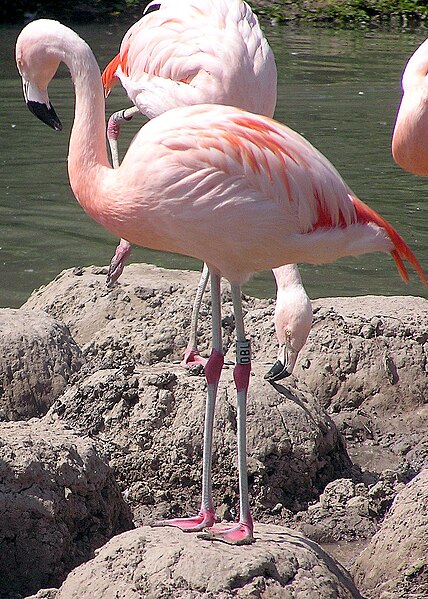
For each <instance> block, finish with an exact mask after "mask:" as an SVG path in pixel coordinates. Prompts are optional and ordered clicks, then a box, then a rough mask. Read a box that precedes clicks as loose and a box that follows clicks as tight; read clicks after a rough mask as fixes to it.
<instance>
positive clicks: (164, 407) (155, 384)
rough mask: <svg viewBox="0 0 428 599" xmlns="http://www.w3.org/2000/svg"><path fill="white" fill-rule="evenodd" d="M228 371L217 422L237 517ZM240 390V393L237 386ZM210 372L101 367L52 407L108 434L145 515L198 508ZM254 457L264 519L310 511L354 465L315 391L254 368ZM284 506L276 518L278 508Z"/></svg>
mask: <svg viewBox="0 0 428 599" xmlns="http://www.w3.org/2000/svg"><path fill="white" fill-rule="evenodd" d="M232 376H233V369H232V368H229V369H227V370H226V371H225V372H224V373H223V377H222V380H221V383H220V386H219V393H218V406H217V411H216V420H215V434H214V455H213V471H214V472H213V487H214V493H215V497H216V499H217V505H219V506H222V508H221V514H220V515H221V516H225V515H227V514H229V517H233V514H236V499H237V469H236V461H237V457H236V401H235V397H234V395H235V394H234V392H233V389H234V384H233V378H232ZM231 390H232V391H231ZM205 395H206V384H205V378H204V377H201V376H192V375H191V374H189V373H188V372H186V371H185V370H184V369H183V368H181V367H180V366H178V365H177V366H175V367H174V366H171V365H169V366H166V365H164V364H157V365H152V366H150V367H144V366H143V367H140V368H138V369H137V368H136V369H134V370H133V372H132V373H130V372H129V370H127V371H125V370H124V369H122V370H120V369H114V370H112V369H108V370H100V371H98V372H96V373H94V374H92V375H91V376H89V377H86V378H84V379H83V381H81V382H79V383H77V384H75V385H74V386H72V387H71V388H70V389H69V390H68V391H67V392H66V393H65V394H64V395H63V396H62V397H61V398H60V399H59V400H58V401H57V402H55V404H54V405H53V406H52V409H51V411H50V412H49V416H50V417H55V418H59V419H61V421H64V422H67V424H69V425H71V426H73V427H74V428H76V427H77V428H79V429H80V430H81V431H82V432H83V433H85V434H88V435H90V436H91V437H92V438H94V439H97V440H98V441H99V445H100V450H101V451H103V452H104V456H105V458H106V459H107V460H108V461H109V463H110V465H111V466H112V468H113V469H114V472H115V475H116V478H117V480H118V481H119V484H120V486H121V488H122V490H123V492H125V493H126V497H127V500H128V501H129V502H130V503H131V505H132V506H133V508H134V509H135V514H136V516H137V518H138V520H142V521H143V522H144V521H147V520H146V518H147V517H156V518H159V517H164V516H171V515H178V514H183V513H184V512H194V511H195V510H197V509H199V505H198V498H199V494H200V481H201V462H202V437H203V419H204V401H205ZM247 431H248V433H247V434H248V463H249V482H250V487H251V495H252V505H253V509H254V515H255V517H256V518H259V519H260V518H261V519H272V518H273V517H274V518H277V519H278V518H281V513H282V512H283V511H284V510H285V513H286V511H287V509H292V510H294V511H296V510H299V509H304V508H305V507H306V506H307V503H308V501H309V500H314V499H316V498H317V497H318V495H319V493H320V492H321V491H322V489H323V488H324V486H325V485H326V483H327V482H329V481H330V480H333V479H334V478H336V477H337V476H340V475H342V474H343V473H345V472H349V468H350V466H351V463H350V460H349V458H348V456H347V454H346V451H345V448H344V446H343V444H342V441H341V437H340V436H339V435H338V433H337V429H336V427H335V425H334V423H333V422H332V420H331V419H330V418H329V416H328V415H327V414H326V413H325V412H324V410H323V409H322V408H321V407H320V406H319V404H318V403H317V402H316V401H315V399H314V398H313V396H312V395H311V394H310V393H308V392H307V391H304V390H302V389H299V388H298V387H296V386H293V387H289V388H285V387H283V386H281V385H278V386H277V389H274V388H273V387H272V386H271V385H270V384H269V383H267V382H266V381H264V380H263V377H262V374H261V373H260V370H257V369H256V370H255V371H254V376H253V377H252V380H251V384H250V392H249V398H248V418H247ZM274 508H275V516H272V510H273V509H274Z"/></svg>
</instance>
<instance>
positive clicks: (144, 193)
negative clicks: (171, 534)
mask: <svg viewBox="0 0 428 599" xmlns="http://www.w3.org/2000/svg"><path fill="white" fill-rule="evenodd" d="M16 61H17V66H18V70H19V72H20V74H21V77H22V81H23V90H24V97H25V100H26V103H27V105H28V107H29V108H30V110H31V111H32V112H33V113H34V114H35V115H36V116H38V117H39V118H40V119H41V120H43V121H44V122H45V123H47V124H49V125H50V126H52V127H53V128H54V129H59V128H60V122H59V120H58V117H57V116H56V114H55V112H54V110H53V108H52V106H51V104H50V101H49V97H48V93H47V86H48V83H49V81H50V80H51V79H52V77H53V76H54V74H55V72H56V70H57V68H58V66H59V64H60V62H62V61H63V62H65V64H66V65H67V66H68V68H69V70H70V72H71V76H72V79H73V82H74V86H75V94H76V101H75V116H74V122H73V127H72V131H71V136H70V145H69V158H68V172H69V179H70V184H71V187H72V190H73V192H74V195H75V196H76V198H77V200H78V202H79V203H80V205H81V206H82V207H83V209H84V210H85V211H86V212H87V213H88V214H89V215H90V216H91V217H92V218H93V219H94V220H96V221H97V222H98V223H100V224H101V225H102V226H104V227H105V228H106V229H108V230H109V231H111V232H112V233H113V234H115V235H117V236H119V237H123V238H125V239H127V240H129V241H130V242H131V243H135V244H138V245H144V246H147V247H150V248H153V249H157V250H162V251H168V252H177V253H181V254H185V255H188V256H193V257H195V258H198V259H199V260H202V261H203V262H205V263H206V264H208V267H209V271H210V278H211V297H212V312H213V318H212V352H211V355H210V357H209V359H208V362H207V364H206V366H205V375H206V379H207V401H206V411H205V427H204V445H203V466H202V467H203V471H202V499H201V507H200V511H199V513H198V514H197V515H196V516H195V517H190V518H175V519H171V520H166V521H162V522H161V523H158V524H159V525H165V526H176V527H179V528H181V529H182V530H184V531H188V532H190V531H202V530H205V529H207V531H206V532H205V538H206V536H208V538H210V539H218V540H222V541H224V542H227V543H232V544H247V543H251V542H253V540H254V537H253V521H252V518H251V513H250V506H249V498H248V480H247V462H246V402H247V391H248V385H249V378H250V369H251V351H250V342H249V341H248V340H247V339H246V337H245V331H244V323H243V316H242V305H241V285H242V284H243V283H244V282H245V281H246V280H248V278H249V277H250V276H251V274H252V273H254V272H256V271H263V270H270V269H272V268H276V267H278V266H280V265H282V264H286V263H290V264H295V263H298V262H307V263H311V264H312V263H314V264H320V263H327V262H332V261H334V260H336V259H338V258H340V257H342V256H347V255H352V256H356V255H360V254H364V253H368V252H375V251H381V252H390V253H391V254H392V256H393V258H394V260H395V262H396V265H397V267H398V270H399V272H400V274H401V276H402V277H403V278H404V279H405V280H408V274H407V271H406V268H405V265H404V259H407V260H408V261H409V262H410V264H411V265H412V266H413V267H414V268H415V269H416V271H417V273H418V274H419V277H420V278H421V280H422V281H423V283H424V284H425V285H427V286H428V282H427V279H426V276H425V274H424V272H423V271H422V268H421V266H420V264H419V263H418V261H417V259H416V257H415V256H414V255H413V253H412V252H411V250H410V249H409V248H408V246H407V245H406V243H405V242H404V240H403V239H402V238H401V237H400V235H399V234H398V233H397V231H396V230H395V229H394V228H393V227H392V226H391V225H390V224H389V223H388V222H387V221H386V220H385V219H383V218H382V217H381V216H379V215H378V214H377V213H376V212H375V211H374V210H372V209H370V208H369V207H368V206H366V205H365V204H364V203H363V202H361V201H360V200H358V199H357V198H356V197H355V196H354V195H353V193H352V192H351V190H350V189H349V187H348V186H347V185H346V184H345V182H344V181H343V180H342V178H341V177H340V175H339V174H338V172H337V171H336V170H335V169H334V167H333V166H332V165H331V164H330V163H329V162H328V160H327V159H326V158H325V157H324V156H323V155H322V154H320V153H319V152H318V151H317V150H316V149H315V148H314V147H313V146H312V145H311V144H310V143H309V142H308V141H307V140H305V139H304V138H303V137H301V136H300V135H299V134H298V133H296V132H294V131H293V130H291V129H289V128H288V127H286V126H285V125H282V124H280V123H277V122H275V121H273V120H272V119H270V118H267V117H263V116H259V115H255V114H251V113H249V112H245V111H243V110H241V109H238V108H234V107H230V106H220V105H197V106H189V107H182V108H175V109H173V110H169V111H167V112H165V113H164V114H162V115H160V116H159V117H157V118H155V119H152V120H151V121H149V122H148V123H147V124H146V125H145V126H144V127H142V128H141V129H140V131H139V132H138V134H137V135H136V136H135V138H134V141H133V142H132V144H131V145H130V147H129V149H128V151H127V153H126V154H125V157H124V159H123V161H122V164H121V165H120V166H119V167H118V168H117V169H113V168H111V167H110V165H109V162H108V158H107V149H106V144H105V129H104V110H105V104H104V97H103V88H102V84H101V78H100V72H99V69H98V65H97V63H96V60H95V57H94V55H93V53H92V51H91V49H90V48H89V46H88V45H87V44H86V43H85V42H84V41H83V40H82V39H81V38H80V37H79V36H78V35H77V34H76V33H74V32H73V31H72V30H71V29H69V28H67V27H65V26H63V25H61V24H60V23H57V22H55V21H50V20H44V19H43V20H39V21H34V22H32V23H30V24H29V25H27V26H26V27H25V28H24V29H23V30H22V32H21V33H20V35H19V37H18V40H17V44H16ZM221 277H225V278H226V279H228V280H229V282H230V284H231V290H232V301H233V307H234V314H235V327H236V328H235V330H236V338H237V343H236V348H237V359H236V365H235V369H234V380H235V385H236V391H237V431H238V433H237V437H238V474H239V497H240V512H239V513H240V518H239V522H238V523H236V524H233V525H231V526H228V527H226V528H222V527H221V526H220V527H219V526H214V523H215V511H214V504H213V497H212V485H211V467H212V440H213V423H214V408H215V401H216V395H217V387H218V383H219V379H220V374H221V370H222V367H223V360H224V356H223V351H222V345H221V305H220V280H221Z"/></svg>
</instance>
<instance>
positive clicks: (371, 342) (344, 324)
mask: <svg viewBox="0 0 428 599" xmlns="http://www.w3.org/2000/svg"><path fill="white" fill-rule="evenodd" d="M105 274H106V269H104V268H99V267H88V268H75V269H71V270H68V271H64V272H63V273H61V275H59V276H58V277H57V278H56V279H55V280H54V281H52V283H50V284H49V285H47V286H46V287H43V288H41V289H40V290H38V291H36V292H35V293H33V295H32V296H31V297H30V298H29V300H28V301H27V302H26V303H25V304H24V306H22V307H21V308H20V309H19V310H10V309H2V310H0V364H1V368H0V555H1V556H2V558H1V560H0V597H1V599H18V598H21V597H29V596H30V595H31V596H34V597H38V598H39V599H42V598H45V599H48V598H51V599H53V598H55V599H71V598H74V597H79V598H82V599H84V598H85V597H88V598H89V597H91V599H97V598H100V599H101V598H107V599H108V598H109V597H112V598H113V597H121V598H126V599H128V598H137V597H148V598H159V599H163V598H169V597H170V598H171V599H172V598H174V599H175V598H183V599H193V598H198V597H200V598H202V597H203V598H211V597H212V598H217V597H218V598H220V599H223V598H226V597H260V598H271V597H272V598H273V597H285V598H287V597H290V598H292V597H298V596H304V597H308V599H312V598H313V599H318V598H321V599H322V598H324V597H325V598H326V599H327V598H336V597H337V598H339V597H340V598H342V597H344V598H345V597H366V598H367V599H404V598H408V597H411V598H412V599H413V598H421V599H422V597H426V596H428V516H427V513H428V432H427V426H426V423H427V416H428V406H427V399H428V333H427V331H428V301H427V300H426V299H423V298H416V297H375V296H366V297H359V298H326V299H320V300H315V301H314V302H313V307H314V324H313V328H312V331H311V334H310V336H309V339H308V342H307V344H306V346H305V348H304V349H303V350H302V352H301V355H300V357H299V362H298V365H297V367H296V370H295V373H294V376H293V377H290V379H287V380H285V381H282V384H276V385H275V386H272V385H270V384H269V383H267V382H266V381H265V380H264V379H263V375H264V373H265V372H266V371H267V370H268V368H269V366H270V365H271V363H272V361H273V360H274V359H275V356H276V341H275V336H274V331H273V324H272V316H273V307H274V303H273V300H258V299H255V298H251V297H246V298H245V301H244V309H245V322H246V327H247V330H248V333H249V335H250V336H251V339H252V343H253V349H254V352H253V354H254V362H253V376H252V379H251V385H250V396H249V405H248V452H249V483H250V494H251V503H252V507H253V515H254V517H255V520H256V530H255V534H256V538H257V542H256V543H255V544H254V545H252V546H249V547H240V548H236V547H230V546H228V545H224V544H221V543H212V542H208V541H204V540H201V539H198V538H196V536H195V535H188V534H184V533H181V531H178V530H175V529H158V528H155V529H153V528H150V526H149V524H150V521H151V520H152V519H153V518H163V517H166V516H174V515H178V514H183V513H187V512H192V511H194V510H195V509H197V508H198V498H199V486H200V474H201V473H200V469H201V441H202V425H203V404H204V397H205V379H204V377H203V373H202V372H201V369H200V368H195V369H192V370H190V371H186V370H184V369H183V368H182V367H181V366H180V360H181V357H182V352H183V350H184V347H185V345H186V335H187V331H188V327H189V319H190V308H191V302H192V297H193V292H194V289H195V287H196V284H197V280H198V273H194V272H187V271H168V270H164V269H159V268H156V267H152V266H148V265H144V264H134V265H130V266H129V267H127V268H126V269H125V272H124V274H123V277H122V278H121V282H120V285H117V286H116V287H115V288H114V289H112V290H107V289H106V287H105ZM222 296H223V305H224V311H223V322H222V324H223V343H224V347H225V350H226V365H227V366H228V367H227V368H226V369H225V371H224V373H223V377H222V381H221V386H220V389H219V400H218V408H217V412H216V436H215V453H214V463H213V470H214V481H213V485H214V495H215V500H216V503H217V505H218V507H219V509H218V515H219V516H220V517H221V518H222V519H223V520H230V519H232V518H234V517H235V515H236V510H237V505H236V501H237V480H236V478H237V474H236V467H235V461H236V458H235V453H236V430H235V429H236V422H235V402H234V393H233V391H232V390H233V383H232V368H231V367H230V365H231V364H232V363H233V346H234V342H233V341H234V340H233V329H234V325H233V316H232V307H231V299H230V293H229V290H228V288H227V286H225V287H224V289H223V292H222ZM209 304H210V302H209V294H207V295H206V298H205V301H204V307H203V310H202V314H201V322H200V338H199V346H200V349H201V351H202V353H205V354H207V352H208V350H209V336H210V317H209V313H210V305H209ZM43 589H44V590H43Z"/></svg>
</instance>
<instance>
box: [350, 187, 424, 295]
mask: <svg viewBox="0 0 428 599" xmlns="http://www.w3.org/2000/svg"><path fill="white" fill-rule="evenodd" d="M352 201H353V203H354V206H355V210H356V213H357V218H358V222H361V223H375V224H376V225H378V226H379V227H382V229H385V231H386V233H387V234H388V236H389V238H390V239H391V241H392V243H393V244H394V249H393V250H392V252H391V255H392V257H393V258H394V260H395V264H396V266H397V269H398V272H399V273H400V275H401V277H402V278H403V279H404V281H406V283H407V282H408V281H409V275H408V273H407V270H406V267H405V265H404V261H403V260H407V261H408V262H409V264H411V265H412V266H413V268H414V269H415V270H416V272H417V273H418V275H419V278H420V280H421V281H422V283H423V284H424V285H425V287H428V280H427V277H426V275H425V273H424V271H423V270H422V266H421V265H420V264H419V262H418V259H417V258H416V256H415V255H414V253H413V252H412V250H411V249H410V248H409V246H408V245H407V243H406V242H405V241H404V239H403V238H402V237H401V235H400V234H399V233H398V232H397V231H396V230H395V229H394V227H393V226H392V225H391V224H390V223H389V222H388V221H387V220H385V219H384V218H383V217H382V216H380V214H378V213H377V212H376V211H375V210H373V209H372V208H369V206H367V205H366V204H364V202H362V201H361V200H359V199H358V198H356V197H355V196H352Z"/></svg>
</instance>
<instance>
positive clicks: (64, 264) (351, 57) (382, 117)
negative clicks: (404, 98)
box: [0, 23, 428, 307]
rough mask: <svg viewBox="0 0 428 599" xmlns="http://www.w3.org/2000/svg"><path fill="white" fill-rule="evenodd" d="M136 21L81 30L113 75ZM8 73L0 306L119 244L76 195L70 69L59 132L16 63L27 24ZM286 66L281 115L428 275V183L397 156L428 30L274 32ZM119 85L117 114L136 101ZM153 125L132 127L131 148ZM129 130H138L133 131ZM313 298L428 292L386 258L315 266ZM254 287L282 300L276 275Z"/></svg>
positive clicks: (6, 62) (7, 62) (0, 196)
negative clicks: (401, 111) (407, 80)
mask: <svg viewBox="0 0 428 599" xmlns="http://www.w3.org/2000/svg"><path fill="white" fill-rule="evenodd" d="M127 27H128V24H127V23H116V24H115V25H107V26H106V25H104V26H91V27H78V28H77V27H76V30H77V31H78V32H79V33H80V34H81V35H82V36H83V37H84V38H85V39H86V40H87V41H88V43H89V44H90V45H91V47H92V48H93V50H94V52H95V55H96V57H97V59H98V61H99V64H100V66H101V68H103V67H104V66H105V64H106V63H107V62H108V60H109V59H110V58H111V57H112V56H113V55H114V54H115V53H116V52H117V49H118V47H119V43H120V40H121V38H122V36H123V33H124V32H125V31H126V29H127ZM0 31H1V39H0V44H1V56H2V57H3V60H2V69H1V70H0V79H1V82H0V135H1V138H0V139H1V141H0V164H1V172H2V176H1V179H0V277H1V279H0V280H1V285H0V306H11V307H17V306H19V305H21V304H22V303H23V302H24V301H25V300H26V298H27V297H28V296H29V294H30V293H31V292H32V290H33V289H35V288H37V287H39V286H40V285H42V284H45V283H47V282H49V281H50V280H51V279H52V278H53V277H54V276H55V275H57V274H58V273H59V272H60V271H61V270H63V269H65V268H69V267H71V266H76V265H90V264H98V265H103V264H107V263H108V262H109V261H110V258H111V255H112V253H113V251H114V248H115V245H116V240H115V239H114V238H113V236H112V235H110V234H109V233H107V232H106V231H104V230H103V229H102V228H101V227H100V226H99V225H97V224H96V223H95V222H93V221H92V220H91V219H90V218H89V217H88V216H87V215H86V214H85V213H84V212H83V211H82V209H81V208H80V207H79V205H78V204H77V202H76V201H75V200H74V198H73V196H72V193H71V191H70V189H69V184H68V179H67V171H66V156H67V146H68V135H69V131H70V127H71V124H72V118H73V105H74V97H73V88H72V84H71V81H70V78H69V75H68V72H67V70H66V69H65V68H63V67H62V68H61V69H60V71H59V73H58V75H57V77H56V78H55V79H54V81H53V82H52V83H51V85H50V88H49V93H50V97H51V100H52V104H53V105H54V106H55V109H56V111H57V113H58V114H59V115H60V118H61V120H62V122H63V125H64V131H63V132H62V133H56V132H54V131H52V130H50V129H49V128H48V127H46V126H44V125H43V124H42V123H41V122H40V121H38V120H37V119H35V118H34V117H33V116H32V115H31V114H30V113H29V111H28V110H27V108H26V106H25V104H24V101H23V99H22V92H21V83H20V77H19V76H18V73H17V71H16V68H15V64H14V58H13V53H14V44H15V39H16V36H17V34H18V31H19V29H13V28H1V29H0ZM267 35H268V37H269V40H270V42H271V44H272V47H273V49H274V51H275V56H276V59H277V63H278V71H279V97H278V107H277V111H276V118H277V119H278V120H280V121H282V122H285V123H287V124H288V125H289V126H291V127H293V128H294V129H296V130H297V131H298V132H299V133H301V134H303V135H305V136H306V137H307V138H308V139H309V140H310V141H311V142H312V143H313V144H314V145H315V146H316V147H317V148H318V149H319V150H321V151H322V152H323V153H324V154H325V155H326V156H327V157H328V158H329V159H330V161H331V162H333V164H334V165H335V166H336V167H337V169H338V170H339V171H340V173H341V174H342V176H343V177H344V178H345V179H346V181H347V182H348V183H349V185H350V186H351V187H352V189H353V190H354V192H355V193H356V194H357V195H358V196H359V197H360V198H361V199H363V200H365V201H366V202H368V203H369V204H370V205H371V206H372V207H374V208H375V209H376V210H378V211H379V212H380V213H381V214H382V215H383V216H385V217H386V218H388V219H389V220H390V221H391V222H392V223H393V224H394V226H396V227H397V228H398V229H399V231H400V233H401V234H402V235H403V236H404V237H405V239H406V240H407V241H408V243H409V245H410V246H411V247H412V249H413V250H414V251H415V253H416V254H417V256H418V258H419V260H420V261H421V263H422V265H423V266H424V268H425V270H426V271H428V232H427V215H428V179H423V178H418V177H415V176H413V175H410V174H408V173H405V172H403V171H401V170H400V169H399V168H398V167H397V166H395V165H394V163H393V161H392V159H391V156H390V138H391V131H392V127H393V122H394V118H395V112H396V109H397V106H398V103H399V99H400V94H401V92H400V78H401V73H402V70H403V67H404V64H405V62H406V61H407V58H408V57H409V56H410V54H411V53H412V52H413V50H414V49H415V48H416V46H417V45H418V44H419V43H420V42H421V41H422V39H423V33H415V34H412V33H403V32H397V33H385V32H378V31H376V32H349V31H345V32H344V31H334V30H324V29H311V28H298V29H292V28H275V29H267ZM127 105H128V103H127V101H126V97H125V95H124V92H123V91H122V90H121V89H120V88H119V87H118V88H116V89H115V90H114V92H113V93H112V95H111V96H110V97H109V99H108V106H107V113H108V114H110V113H111V112H113V111H114V110H117V109H119V108H121V107H124V106H127ZM141 123H142V120H141V121H140V122H139V123H137V120H136V119H134V122H133V123H131V124H129V126H128V127H127V128H126V127H123V135H122V136H121V147H122V148H123V149H124V148H126V146H127V144H128V143H129V141H130V140H131V138H132V136H133V134H134V133H135V131H136V129H137V128H138V126H139V125H141ZM125 129H126V130H125ZM133 256H134V260H136V261H147V262H151V263H155V264H157V265H159V266H165V267H174V268H176V267H177V268H192V269H198V268H199V263H198V262H197V261H195V260H192V259H189V258H186V257H182V256H175V255H171V254H164V253H160V252H154V251H149V250H145V249H142V248H136V249H135V250H134V254H133ZM302 273H303V277H304V282H305V286H306V288H307V290H308V293H309V295H310V296H311V297H312V298H315V297H321V296H330V295H361V294H366V293H373V294H388V295H394V294H400V295H401V294H412V295H422V296H424V297H427V294H426V290H424V289H423V288H422V286H421V285H420V284H419V283H418V281H417V279H416V278H415V277H414V276H412V282H411V283H410V284H409V285H405V284H404V283H402V282H401V280H400V278H399V277H398V275H397V273H396V270H395V266H394V263H393V261H392V259H390V258H389V257H388V256H384V255H383V254H374V255H370V256H364V257H361V258H352V259H343V260H340V261H339V262H337V263H336V264H334V265H327V266H322V267H315V266H303V267H302ZM247 291H248V292H250V293H254V294H255V295H258V296H264V297H266V296H271V295H273V294H274V284H273V281H272V276H271V274H270V273H263V274H260V275H257V276H256V277H255V278H254V279H253V280H252V281H251V283H250V284H249V285H248V286H247Z"/></svg>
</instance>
